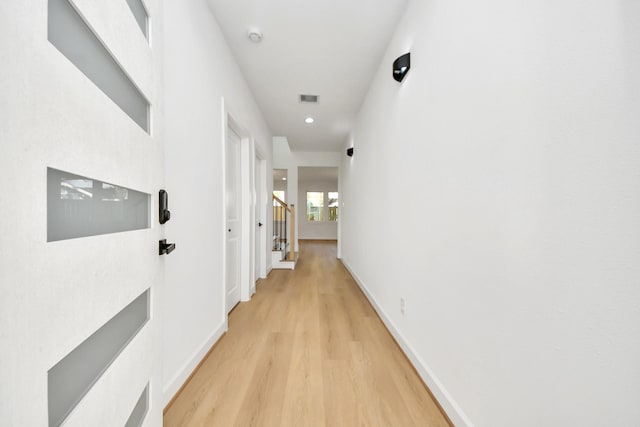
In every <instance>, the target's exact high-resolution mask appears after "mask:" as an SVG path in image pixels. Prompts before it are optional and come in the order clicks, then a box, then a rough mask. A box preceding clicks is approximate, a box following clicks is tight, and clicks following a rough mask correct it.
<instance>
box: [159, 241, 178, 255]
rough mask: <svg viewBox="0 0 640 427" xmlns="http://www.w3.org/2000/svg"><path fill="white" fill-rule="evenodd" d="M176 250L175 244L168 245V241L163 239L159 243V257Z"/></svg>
mask: <svg viewBox="0 0 640 427" xmlns="http://www.w3.org/2000/svg"><path fill="white" fill-rule="evenodd" d="M175 248H176V244H175V243H167V239H162V240H160V241H159V242H158V255H164V254H167V255H169V254H170V253H171V252H173V250H174V249H175Z"/></svg>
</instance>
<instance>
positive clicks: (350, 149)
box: [347, 147, 353, 157]
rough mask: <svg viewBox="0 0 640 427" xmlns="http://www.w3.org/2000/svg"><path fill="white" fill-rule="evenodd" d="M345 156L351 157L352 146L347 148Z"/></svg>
mask: <svg viewBox="0 0 640 427" xmlns="http://www.w3.org/2000/svg"><path fill="white" fill-rule="evenodd" d="M347 156H349V157H353V147H351V148H347Z"/></svg>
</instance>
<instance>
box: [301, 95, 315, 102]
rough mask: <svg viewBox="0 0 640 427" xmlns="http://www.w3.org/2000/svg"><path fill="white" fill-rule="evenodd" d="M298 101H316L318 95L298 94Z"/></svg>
mask: <svg viewBox="0 0 640 427" xmlns="http://www.w3.org/2000/svg"><path fill="white" fill-rule="evenodd" d="M300 102H311V103H313V104H317V103H318V95H300Z"/></svg>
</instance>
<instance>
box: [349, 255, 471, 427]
mask: <svg viewBox="0 0 640 427" xmlns="http://www.w3.org/2000/svg"><path fill="white" fill-rule="evenodd" d="M341 261H342V264H343V265H344V266H345V267H346V269H347V270H348V271H349V273H351V276H353V280H355V282H356V283H357V284H358V286H360V289H362V292H363V293H364V294H365V296H366V297H367V299H368V300H369V302H370V303H371V305H372V306H373V308H374V310H375V311H376V313H378V316H380V319H382V322H383V323H384V325H385V326H386V327H387V329H388V330H389V332H390V333H391V335H392V336H393V338H395V340H396V342H397V343H398V345H399V346H400V348H401V349H402V351H403V352H404V354H405V355H406V356H407V358H408V359H409V361H411V364H412V365H413V366H414V368H415V369H416V371H417V372H418V375H420V378H422V380H423V381H424V383H425V384H426V385H427V387H429V390H430V391H431V393H433V395H434V396H435V398H436V399H437V400H438V403H439V404H440V406H442V409H444V411H445V412H446V413H447V415H448V416H449V419H450V420H451V422H452V423H453V425H455V426H456V427H473V423H472V422H471V420H469V417H467V415H466V414H465V413H464V412H463V411H462V409H461V408H460V406H459V405H458V404H457V403H456V401H455V400H454V399H453V397H451V395H450V394H449V392H447V390H446V389H445V387H444V385H443V384H442V383H441V382H440V380H439V379H438V377H437V376H436V375H435V374H434V373H433V370H432V369H431V368H430V367H429V366H428V365H427V364H426V363H425V361H424V360H422V358H421V357H420V356H419V355H418V354H417V353H416V352H415V350H414V349H413V347H412V346H411V345H410V344H409V342H408V341H407V340H406V338H405V337H404V335H402V333H401V332H400V331H399V330H398V328H396V326H395V324H394V323H393V322H392V321H391V319H390V318H389V317H388V316H387V315H386V313H385V312H384V310H383V309H382V307H381V306H380V305H378V303H377V302H376V300H375V298H374V297H373V295H372V294H371V293H370V292H369V290H368V289H367V287H366V286H365V284H364V283H363V282H362V280H361V279H360V277H358V275H357V274H356V273H355V272H354V271H353V270H352V269H351V267H350V266H349V263H348V262H347V261H346V260H345V259H342V260H341Z"/></svg>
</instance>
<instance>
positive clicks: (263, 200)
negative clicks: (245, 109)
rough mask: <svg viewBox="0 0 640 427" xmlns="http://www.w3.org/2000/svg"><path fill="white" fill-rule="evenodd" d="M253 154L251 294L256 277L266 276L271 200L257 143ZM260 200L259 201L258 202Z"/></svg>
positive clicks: (265, 164)
mask: <svg viewBox="0 0 640 427" xmlns="http://www.w3.org/2000/svg"><path fill="white" fill-rule="evenodd" d="M253 148H254V155H253V162H254V164H253V168H252V170H253V177H252V181H251V182H252V191H251V193H252V195H253V203H252V221H254V224H253V227H252V230H253V232H252V234H253V235H252V244H251V246H252V248H253V252H252V257H251V259H252V262H251V266H252V271H253V275H252V277H251V295H253V294H254V293H255V284H256V281H257V280H258V279H266V277H267V228H268V220H267V215H268V213H267V212H268V211H267V209H268V208H267V206H268V203H269V202H270V201H271V199H270V198H269V194H268V191H267V179H268V177H267V160H266V158H265V156H264V154H263V153H262V150H260V148H259V147H258V144H256V143H255V141H254V144H253ZM255 174H258V175H259V180H258V181H259V186H260V188H256V185H255V184H256V176H255ZM258 194H261V195H262V197H260V198H258ZM258 202H260V203H258ZM256 217H259V218H260V220H261V221H262V222H263V226H262V227H259V229H258V230H259V232H258V234H257V235H256V233H255V230H256V227H255V225H256V224H255V218H256ZM256 246H257V248H258V249H259V250H258V256H259V259H258V260H257V264H258V276H257V277H256V275H255V264H256V260H255V259H254V254H255V253H256Z"/></svg>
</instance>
